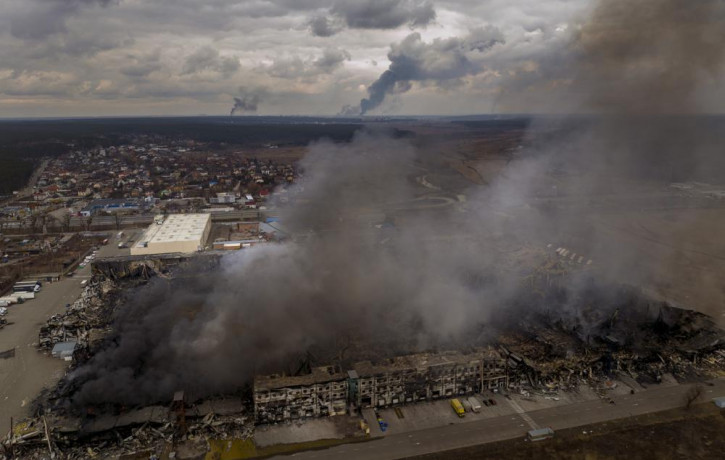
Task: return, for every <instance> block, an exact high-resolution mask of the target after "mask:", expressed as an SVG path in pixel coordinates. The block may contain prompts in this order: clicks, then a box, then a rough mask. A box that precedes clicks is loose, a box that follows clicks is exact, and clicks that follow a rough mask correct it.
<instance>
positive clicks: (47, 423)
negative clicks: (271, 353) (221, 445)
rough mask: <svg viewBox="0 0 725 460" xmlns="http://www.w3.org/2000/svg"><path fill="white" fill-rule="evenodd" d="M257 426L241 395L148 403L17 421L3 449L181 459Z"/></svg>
mask: <svg viewBox="0 0 725 460" xmlns="http://www.w3.org/2000/svg"><path fill="white" fill-rule="evenodd" d="M253 429H254V424H253V423H252V420H251V418H248V417H246V416H245V415H244V409H243V407H242V403H241V400H240V399H237V398H224V399H216V400H208V401H203V402H200V403H199V404H195V405H188V407H187V405H186V404H185V405H184V406H183V408H181V409H180V408H179V407H178V406H176V407H175V406H174V405H173V404H172V406H171V407H164V406H146V407H142V408H137V409H132V410H126V411H122V412H120V413H108V414H103V415H97V416H92V415H87V416H86V417H84V418H82V419H81V418H74V417H68V416H59V415H48V416H44V417H39V418H36V419H31V420H28V421H25V422H23V423H21V424H18V425H16V426H14V427H13V430H12V431H11V433H9V434H8V436H7V437H6V438H5V439H4V440H3V442H2V445H1V446H2V449H4V451H3V450H0V454H2V453H5V454H6V456H7V454H8V453H9V452H11V451H12V452H14V455H15V457H14V458H23V459H36V458H37V459H41V458H48V456H49V454H50V453H52V456H53V457H54V458H62V459H68V460H75V459H87V458H109V457H110V458H113V457H116V458H118V457H121V456H125V455H128V456H134V455H144V458H150V457H151V456H152V455H156V456H161V455H163V454H166V455H167V456H168V455H169V454H171V453H172V452H175V455H174V456H173V457H175V458H179V459H181V458H199V456H200V455H203V454H204V453H206V452H207V451H208V446H209V442H208V441H209V440H210V439H213V440H231V439H248V438H250V437H251V436H252V433H253ZM0 458H3V457H2V456H1V455H0ZM169 458H172V457H171V456H169Z"/></svg>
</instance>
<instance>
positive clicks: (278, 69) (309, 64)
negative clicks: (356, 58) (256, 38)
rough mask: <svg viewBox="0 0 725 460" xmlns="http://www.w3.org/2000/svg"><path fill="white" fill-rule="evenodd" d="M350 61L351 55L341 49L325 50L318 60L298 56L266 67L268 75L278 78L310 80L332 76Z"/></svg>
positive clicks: (278, 60)
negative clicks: (321, 76)
mask: <svg viewBox="0 0 725 460" xmlns="http://www.w3.org/2000/svg"><path fill="white" fill-rule="evenodd" d="M349 60H350V53H348V52H347V51H345V50H343V49H339V48H325V49H324V50H323V52H322V56H320V57H318V58H312V57H310V58H307V59H302V58H300V57H298V56H295V57H293V58H282V59H277V60H275V61H274V62H273V63H272V65H270V66H267V67H266V71H267V73H269V74H270V75H272V76H274V77H277V78H285V79H297V80H310V79H311V78H312V79H314V77H317V76H319V75H326V74H331V73H332V72H334V71H335V70H337V69H339V68H340V67H342V65H343V63H344V62H345V61H349Z"/></svg>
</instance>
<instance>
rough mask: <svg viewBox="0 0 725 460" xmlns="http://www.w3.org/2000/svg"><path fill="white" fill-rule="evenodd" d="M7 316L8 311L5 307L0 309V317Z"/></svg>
mask: <svg viewBox="0 0 725 460" xmlns="http://www.w3.org/2000/svg"><path fill="white" fill-rule="evenodd" d="M7 314H8V309H7V308H6V307H0V316H5V315H7Z"/></svg>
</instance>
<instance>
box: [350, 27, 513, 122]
mask: <svg viewBox="0 0 725 460" xmlns="http://www.w3.org/2000/svg"><path fill="white" fill-rule="evenodd" d="M503 42H504V37H503V34H502V33H501V31H500V30H498V29H497V28H496V27H492V26H487V27H484V28H478V29H474V30H472V31H471V32H470V33H469V35H468V36H466V37H463V38H459V37H451V38H446V39H435V40H433V41H432V42H431V43H425V42H424V41H423V39H422V38H421V36H420V34H419V33H417V32H416V33H412V34H410V35H408V36H407V37H406V38H405V39H403V41H402V42H400V43H397V44H394V45H392V46H391V49H390V52H389V53H388V59H390V66H389V67H388V69H387V70H386V71H385V72H383V73H382V74H381V75H380V77H378V79H377V80H376V81H375V82H373V83H372V84H371V85H370V86H369V87H368V97H367V98H365V99H363V100H361V101H360V105H359V107H351V106H346V107H344V108H343V109H342V111H341V115H364V114H366V113H367V112H369V111H370V110H373V109H375V108H377V107H378V106H380V104H382V103H383V101H384V100H385V98H386V97H387V96H388V95H390V94H393V93H404V92H406V91H408V90H409V89H410V88H411V83H412V82H434V83H436V84H439V85H440V84H442V83H444V82H450V81H454V80H457V79H460V78H462V77H465V76H467V75H475V74H477V73H479V72H481V71H483V69H484V65H483V62H482V61H481V54H482V53H483V52H485V51H486V50H488V49H489V48H491V47H493V46H494V45H496V44H497V43H503Z"/></svg>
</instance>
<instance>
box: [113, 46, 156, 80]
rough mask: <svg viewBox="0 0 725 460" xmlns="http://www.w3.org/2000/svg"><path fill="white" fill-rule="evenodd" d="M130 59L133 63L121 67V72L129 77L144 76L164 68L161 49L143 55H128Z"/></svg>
mask: <svg viewBox="0 0 725 460" xmlns="http://www.w3.org/2000/svg"><path fill="white" fill-rule="evenodd" d="M128 59H129V60H130V61H131V63H129V64H128V65H126V66H124V67H121V69H120V72H121V73H122V74H123V75H126V76H127V77H131V78H144V77H148V76H149V75H150V74H152V73H153V72H156V71H159V70H161V69H162V68H163V66H162V64H161V53H160V51H159V50H156V51H155V52H153V53H151V54H149V55H146V56H141V57H136V56H133V55H130V56H128Z"/></svg>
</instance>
